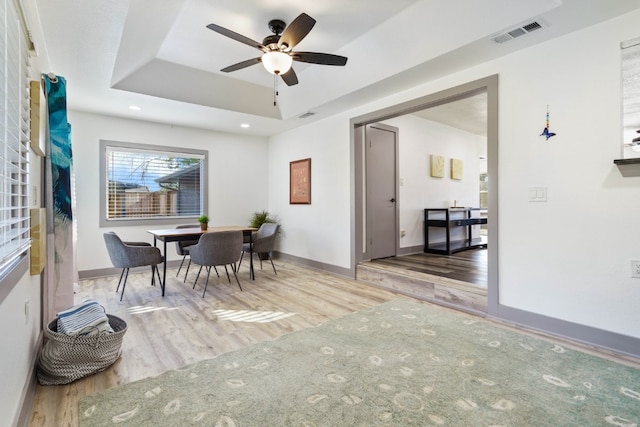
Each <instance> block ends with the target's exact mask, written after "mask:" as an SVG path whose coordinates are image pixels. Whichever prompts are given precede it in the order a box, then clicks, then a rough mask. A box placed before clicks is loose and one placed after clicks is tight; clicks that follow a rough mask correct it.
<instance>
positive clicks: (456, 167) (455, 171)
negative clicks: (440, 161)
mask: <svg viewBox="0 0 640 427" xmlns="http://www.w3.org/2000/svg"><path fill="white" fill-rule="evenodd" d="M451 179H462V160H460V159H451Z"/></svg>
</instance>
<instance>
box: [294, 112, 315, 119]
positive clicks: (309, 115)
mask: <svg viewBox="0 0 640 427" xmlns="http://www.w3.org/2000/svg"><path fill="white" fill-rule="evenodd" d="M315 114H316V113H314V112H313V111H309V112H306V113H304V114H303V115H301V116H298V118H299V119H306V118H307V117H311V116H313V115H315Z"/></svg>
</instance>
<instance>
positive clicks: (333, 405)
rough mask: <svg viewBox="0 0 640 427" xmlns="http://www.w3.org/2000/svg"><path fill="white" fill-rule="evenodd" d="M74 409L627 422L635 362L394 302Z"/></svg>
mask: <svg viewBox="0 0 640 427" xmlns="http://www.w3.org/2000/svg"><path fill="white" fill-rule="evenodd" d="M123 357H126V354H125V355H123ZM79 418H80V425H81V426H83V427H88V426H103V425H130V426H191V425H197V426H225V427H232V426H238V427H240V426H305V427H309V426H438V425H446V426H554V427H556V426H581V427H582V426H609V425H613V426H637V425H638V424H639V423H640V370H638V369H634V368H631V367H627V366H624V365H621V364H617V363H614V362H610V361H607V360H604V359H601V358H598V357H594V356H591V355H588V354H585V353H581V352H578V351H574V350H571V349H568V348H565V347H563V346H560V345H557V344H554V343H551V342H549V341H546V340H542V339H537V338H533V337H531V336H528V335H525V334H519V333H517V332H513V331H511V330H506V329H503V328H500V327H496V326H494V325H492V324H491V323H489V322H487V321H484V320H482V319H479V318H476V317H472V316H468V315H465V314H461V313H455V312H451V311H449V310H446V309H443V308H441V307H437V306H433V305H427V304H420V303H417V302H412V301H407V300H395V301H391V302H388V303H385V304H382V305H379V306H376V307H373V308H370V309H367V310H364V311H361V312H357V313H354V314H351V315H348V316H345V317H342V318H340V319H337V320H334V321H330V322H327V323H325V324H323V325H321V326H319V327H316V328H310V329H306V330H303V331H300V332H295V333H291V334H288V335H285V336H283V337H280V338H278V339H276V340H273V341H268V342H264V343H260V344H255V345H253V346H250V347H247V348H243V349H241V350H237V351H233V352H230V353H226V354H223V355H220V356H219V357H216V358H214V359H210V360H205V361H202V362H199V363H196V364H193V365H189V366H186V367H184V368H182V369H178V370H174V371H169V372H165V373H163V374H161V375H159V376H157V377H154V378H148V379H144V380H141V381H137V382H134V383H130V384H127V385H124V386H121V387H117V388H114V389H110V390H107V391H104V392H102V393H98V394H96V395H93V396H87V397H85V398H83V399H82V400H81V402H80V413H79Z"/></svg>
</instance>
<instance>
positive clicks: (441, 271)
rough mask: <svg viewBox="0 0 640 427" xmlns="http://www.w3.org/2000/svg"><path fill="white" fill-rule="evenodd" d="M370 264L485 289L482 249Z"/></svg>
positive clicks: (485, 270)
mask: <svg viewBox="0 0 640 427" xmlns="http://www.w3.org/2000/svg"><path fill="white" fill-rule="evenodd" d="M372 262H373V263H377V264H383V265H388V266H391V267H396V268H401V269H404V270H409V271H414V272H418V273H425V274H431V275H434V276H441V277H447V278H449V279H454V280H459V281H461V282H467V283H472V284H474V285H478V286H483V287H485V288H486V287H487V249H484V248H478V249H470V250H467V251H462V252H457V253H455V254H452V255H438V254H427V253H417V254H411V255H403V256H397V257H389V258H380V259H376V260H372Z"/></svg>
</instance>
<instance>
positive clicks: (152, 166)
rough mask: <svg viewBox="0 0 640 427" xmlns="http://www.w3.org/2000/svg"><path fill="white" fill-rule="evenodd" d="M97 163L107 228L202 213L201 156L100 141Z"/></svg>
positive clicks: (203, 163) (201, 153)
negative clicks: (99, 164)
mask: <svg viewBox="0 0 640 427" xmlns="http://www.w3.org/2000/svg"><path fill="white" fill-rule="evenodd" d="M101 157H102V159H101V164H102V169H103V171H104V174H103V181H102V182H103V184H102V185H103V190H104V193H103V197H102V202H103V207H104V209H103V212H104V219H105V221H106V223H107V224H110V225H113V224H114V222H118V221H121V222H122V223H123V224H126V225H129V223H130V222H131V221H138V220H144V221H148V220H154V219H171V218H178V219H182V220H184V219H185V218H186V217H189V218H195V217H197V216H199V215H201V214H202V213H203V206H206V204H205V202H204V200H205V194H206V191H205V182H206V180H205V179H204V178H205V177H204V175H205V171H206V159H207V154H206V152H205V151H201V150H187V149H180V150H177V151H172V150H171V149H169V148H168V147H159V146H148V145H141V144H132V143H116V142H112V141H101Z"/></svg>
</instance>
